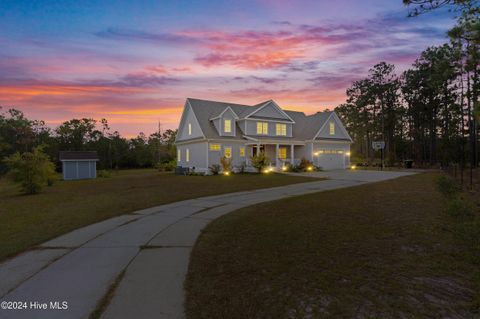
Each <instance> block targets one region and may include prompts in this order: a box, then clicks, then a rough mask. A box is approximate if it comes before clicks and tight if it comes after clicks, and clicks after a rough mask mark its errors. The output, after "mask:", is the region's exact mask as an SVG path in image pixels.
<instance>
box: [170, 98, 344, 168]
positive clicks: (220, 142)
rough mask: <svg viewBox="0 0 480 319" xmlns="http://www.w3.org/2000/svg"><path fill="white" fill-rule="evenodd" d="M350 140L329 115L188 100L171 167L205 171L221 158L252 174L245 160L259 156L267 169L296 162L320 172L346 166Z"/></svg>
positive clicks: (270, 106)
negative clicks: (267, 163)
mask: <svg viewBox="0 0 480 319" xmlns="http://www.w3.org/2000/svg"><path fill="white" fill-rule="evenodd" d="M351 143H352V139H351V138H350V136H349V135H348V132H347V131H346V130H345V127H344V126H343V124H342V122H341V121H340V119H339V117H338V116H337V115H336V114H335V112H318V113H315V114H313V115H308V116H307V115H305V114H304V113H303V112H296V111H287V110H282V109H281V108H280V107H279V106H278V105H277V103H275V102H274V101H272V100H269V101H266V102H262V103H260V104H257V105H253V106H249V105H241V104H234V103H227V102H215V101H207V100H198V99H192V98H188V99H187V101H186V102H185V106H184V109H183V113H182V117H181V120H180V125H179V128H178V134H177V139H176V141H175V144H176V146H177V165H178V166H182V167H189V168H194V169H195V171H196V172H201V173H207V174H208V173H209V172H210V170H209V167H211V166H212V165H214V164H220V159H221V158H222V157H223V156H225V157H227V158H230V159H231V161H232V165H233V167H234V168H235V167H237V168H238V167H240V166H242V165H244V166H245V167H246V168H247V170H252V167H251V166H250V157H251V156H253V155H255V154H257V152H265V154H266V156H267V157H268V158H269V159H270V162H271V166H272V167H274V168H276V169H281V168H282V166H283V165H285V164H286V163H293V164H298V163H299V162H300V160H301V159H302V158H306V159H307V160H309V161H311V162H313V164H314V165H316V166H320V167H322V168H323V169H325V170H332V169H344V168H347V167H348V166H349V164H350V158H349V157H350V144H351Z"/></svg>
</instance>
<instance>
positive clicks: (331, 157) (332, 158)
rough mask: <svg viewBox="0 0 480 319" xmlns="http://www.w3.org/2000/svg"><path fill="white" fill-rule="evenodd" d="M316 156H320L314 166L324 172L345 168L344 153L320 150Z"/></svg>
mask: <svg viewBox="0 0 480 319" xmlns="http://www.w3.org/2000/svg"><path fill="white" fill-rule="evenodd" d="M316 154H318V155H317V156H315V158H314V162H315V163H314V164H315V165H317V166H320V167H321V168H322V169H324V170H332V169H344V168H345V166H344V163H345V157H344V156H345V154H344V152H343V151H336V150H333V151H332V150H320V151H318V152H317V153H316ZM315 160H316V161H315Z"/></svg>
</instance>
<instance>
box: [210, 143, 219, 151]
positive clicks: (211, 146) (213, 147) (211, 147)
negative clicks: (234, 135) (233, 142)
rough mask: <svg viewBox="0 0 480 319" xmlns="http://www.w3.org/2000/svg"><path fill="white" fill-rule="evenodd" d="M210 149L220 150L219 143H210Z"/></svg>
mask: <svg viewBox="0 0 480 319" xmlns="http://www.w3.org/2000/svg"><path fill="white" fill-rule="evenodd" d="M210 151H220V144H210Z"/></svg>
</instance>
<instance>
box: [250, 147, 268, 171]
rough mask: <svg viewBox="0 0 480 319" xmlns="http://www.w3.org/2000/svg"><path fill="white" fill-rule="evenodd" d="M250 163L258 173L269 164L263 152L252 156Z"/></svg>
mask: <svg viewBox="0 0 480 319" xmlns="http://www.w3.org/2000/svg"><path fill="white" fill-rule="evenodd" d="M250 161H251V163H252V166H253V167H255V168H256V170H257V171H258V172H259V173H261V172H262V170H263V169H264V168H265V167H267V166H268V164H269V163H270V159H269V158H268V157H267V156H266V155H265V152H260V153H257V154H256V155H254V156H251V157H250Z"/></svg>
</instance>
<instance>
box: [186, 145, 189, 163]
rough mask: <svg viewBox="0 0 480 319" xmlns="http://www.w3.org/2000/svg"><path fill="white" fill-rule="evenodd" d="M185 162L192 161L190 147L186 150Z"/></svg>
mask: <svg viewBox="0 0 480 319" xmlns="http://www.w3.org/2000/svg"><path fill="white" fill-rule="evenodd" d="M185 162H190V150H189V149H188V148H187V149H186V150H185Z"/></svg>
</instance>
